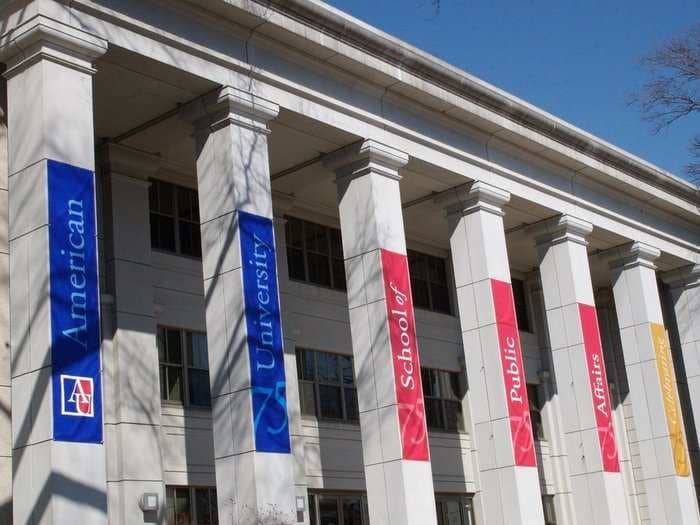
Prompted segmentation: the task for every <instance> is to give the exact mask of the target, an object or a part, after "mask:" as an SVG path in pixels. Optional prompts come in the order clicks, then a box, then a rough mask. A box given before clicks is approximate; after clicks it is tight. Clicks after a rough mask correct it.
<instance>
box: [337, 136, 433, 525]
mask: <svg viewBox="0 0 700 525" xmlns="http://www.w3.org/2000/svg"><path fill="white" fill-rule="evenodd" d="M407 161H408V157H407V155H406V154H405V153H402V152H400V151H397V150H394V149H393V148H390V147H388V146H384V145H383V144H379V143H376V142H374V141H371V140H366V141H364V142H362V143H359V144H354V145H351V146H349V147H347V148H344V149H343V150H341V151H339V152H336V153H335V154H333V155H331V156H329V157H327V158H326V165H327V166H329V167H331V168H332V169H334V170H336V175H337V184H338V201H339V209H340V227H341V230H342V234H343V254H344V257H345V271H346V274H347V286H348V306H349V313H350V329H351V333H352V346H353V356H354V359H355V375H356V377H357V396H358V404H359V410H360V428H361V432H362V450H363V459H364V466H365V480H366V483H367V500H368V504H369V515H370V520H371V522H372V525H389V524H390V525H431V524H432V525H435V524H436V515H435V495H434V492H433V490H434V489H433V477H432V470H431V466H430V456H429V448H428V433H427V427H426V422H425V406H424V402H423V388H422V385H421V374H420V363H419V359H418V345H417V342H416V328H415V318H414V314H413V299H412V297H411V288H410V277H409V273H408V259H407V257H406V238H405V235H404V228H403V216H402V211H401V194H400V189H399V180H400V178H401V177H400V175H399V173H398V170H399V168H401V167H402V166H404V165H405V164H406V162H407Z"/></svg>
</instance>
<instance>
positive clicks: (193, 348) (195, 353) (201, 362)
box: [186, 332, 209, 370]
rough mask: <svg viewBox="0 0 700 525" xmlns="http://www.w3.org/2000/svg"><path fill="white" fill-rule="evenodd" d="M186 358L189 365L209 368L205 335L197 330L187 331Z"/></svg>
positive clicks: (204, 368)
mask: <svg viewBox="0 0 700 525" xmlns="http://www.w3.org/2000/svg"><path fill="white" fill-rule="evenodd" d="M186 338H187V352H188V353H187V356H188V357H187V358H188V363H189V365H190V366H191V367H194V368H199V369H201V370H209V356H208V354H207V336H206V335H204V334H202V333H197V332H187V333H186Z"/></svg>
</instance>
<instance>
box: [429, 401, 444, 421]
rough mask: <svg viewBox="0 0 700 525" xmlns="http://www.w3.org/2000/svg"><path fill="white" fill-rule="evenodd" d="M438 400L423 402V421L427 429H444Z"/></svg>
mask: <svg viewBox="0 0 700 525" xmlns="http://www.w3.org/2000/svg"><path fill="white" fill-rule="evenodd" d="M440 403H441V402H440V400H439V399H429V398H428V399H426V400H425V419H426V421H427V424H428V427H429V428H445V425H444V422H443V420H442V407H441V406H440Z"/></svg>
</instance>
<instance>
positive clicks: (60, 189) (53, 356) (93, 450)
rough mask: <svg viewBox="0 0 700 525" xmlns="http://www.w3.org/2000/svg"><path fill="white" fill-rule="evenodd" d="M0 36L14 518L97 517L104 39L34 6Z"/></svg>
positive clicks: (70, 520) (101, 511)
mask: <svg viewBox="0 0 700 525" xmlns="http://www.w3.org/2000/svg"><path fill="white" fill-rule="evenodd" d="M3 44H4V45H3V47H2V49H1V50H0V60H2V61H4V62H6V64H7V70H6V71H5V76H6V78H7V90H8V140H9V199H10V215H9V217H10V219H9V242H10V310H11V312H12V316H11V321H10V322H11V326H10V332H11V334H10V338H11V352H12V403H13V410H12V436H13V470H14V478H13V493H14V500H13V506H14V508H13V511H14V523H17V524H20V523H21V524H25V523H39V522H40V523H51V524H74V523H90V524H93V523H95V524H99V523H106V522H107V514H106V510H107V509H106V502H107V498H106V486H105V452H104V447H103V445H102V396H101V374H100V334H99V292H98V286H97V253H96V251H97V250H96V244H97V242H96V233H95V232H96V226H95V198H94V171H93V170H94V167H95V159H94V143H93V140H94V139H93V137H94V129H93V114H92V75H93V74H94V72H95V70H94V69H93V67H92V62H93V61H94V60H95V59H96V58H97V57H98V56H100V55H102V54H103V53H104V52H105V50H106V42H104V41H102V40H100V39H97V38H95V37H93V36H91V35H89V34H87V33H84V32H82V31H80V30H77V29H75V28H73V27H71V26H67V25H64V24H62V23H60V22H56V21H55V20H53V19H49V18H46V17H43V16H41V15H36V16H34V17H30V18H29V19H28V20H26V21H25V22H24V23H22V24H21V25H19V26H17V27H15V28H14V29H12V31H11V32H10V34H9V36H7V37H6V38H5V39H4V41H3Z"/></svg>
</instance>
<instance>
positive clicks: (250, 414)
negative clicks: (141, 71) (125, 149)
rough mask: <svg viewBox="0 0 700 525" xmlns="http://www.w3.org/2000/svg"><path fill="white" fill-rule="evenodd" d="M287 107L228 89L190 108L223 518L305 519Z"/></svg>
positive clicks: (242, 524) (243, 521) (239, 523)
mask: <svg viewBox="0 0 700 525" xmlns="http://www.w3.org/2000/svg"><path fill="white" fill-rule="evenodd" d="M278 110H279V108H278V107H277V105H275V104H273V103H271V102H268V101H267V100H263V99H260V98H259V97H257V96H255V95H252V94H250V93H247V92H243V91H240V90H237V89H235V88H231V87H224V88H223V89H222V90H221V91H219V92H218V93H215V94H213V95H212V96H211V97H210V98H208V99H207V100H204V101H202V105H201V106H199V107H198V108H192V113H193V114H191V115H190V117H192V118H197V117H199V118H197V120H196V121H195V130H196V137H197V179H198V182H199V210H200V218H201V230H202V256H203V261H202V262H203V274H204V294H205V308H206V324H207V341H208V345H209V369H210V382H211V391H212V411H213V424H214V453H215V462H216V486H217V499H218V505H219V520H220V522H221V523H233V524H236V525H248V524H253V523H258V521H257V520H263V519H268V520H269V521H274V520H275V519H276V520H278V521H281V522H283V523H284V522H287V521H290V522H295V521H296V507H295V497H294V461H293V457H292V454H291V444H290V435H289V434H290V432H289V419H288V413H287V401H286V379H285V366H284V349H283V336H282V327H281V319H280V306H279V293H278V281H277V264H276V249H275V242H274V232H273V221H272V217H273V214H272V197H271V192H270V171H269V170H270V168H269V159H268V151H267V134H268V128H267V125H266V122H267V121H268V120H270V119H272V118H274V117H275V116H277V113H278ZM291 380H294V378H291Z"/></svg>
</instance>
